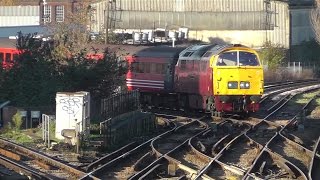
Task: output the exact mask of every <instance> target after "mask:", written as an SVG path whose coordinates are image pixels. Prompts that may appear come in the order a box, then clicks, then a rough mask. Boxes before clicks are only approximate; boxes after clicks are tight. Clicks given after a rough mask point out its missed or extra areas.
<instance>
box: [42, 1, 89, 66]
mask: <svg viewBox="0 0 320 180" xmlns="http://www.w3.org/2000/svg"><path fill="white" fill-rule="evenodd" d="M90 13H91V10H90V6H89V4H88V3H82V4H80V6H79V7H78V8H77V9H76V10H74V12H73V13H71V12H69V13H68V14H67V15H66V18H65V20H64V22H57V23H51V24H49V25H48V29H49V31H51V32H52V34H53V35H54V37H53V40H54V43H55V47H56V48H55V52H54V55H55V56H56V59H60V60H62V61H63V60H64V59H66V58H67V57H68V56H70V55H74V54H78V53H80V52H81V51H83V49H85V48H86V46H87V45H88V41H89V36H88V35H89V32H88V28H87V27H88V25H89V22H90V21H89V20H90Z"/></svg>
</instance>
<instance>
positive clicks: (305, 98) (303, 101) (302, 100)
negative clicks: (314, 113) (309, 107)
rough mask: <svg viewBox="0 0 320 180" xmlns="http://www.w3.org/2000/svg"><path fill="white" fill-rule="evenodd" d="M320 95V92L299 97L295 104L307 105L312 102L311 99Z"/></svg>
mask: <svg viewBox="0 0 320 180" xmlns="http://www.w3.org/2000/svg"><path fill="white" fill-rule="evenodd" d="M319 93H320V90H318V91H314V92H310V93H305V94H302V95H299V96H298V97H297V98H296V100H295V103H297V104H306V103H308V102H309V101H310V99H311V98H312V97H314V96H315V95H317V94H319ZM319 102H320V101H319Z"/></svg>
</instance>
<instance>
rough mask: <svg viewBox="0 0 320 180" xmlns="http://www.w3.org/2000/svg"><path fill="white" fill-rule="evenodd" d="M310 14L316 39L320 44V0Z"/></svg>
mask: <svg viewBox="0 0 320 180" xmlns="http://www.w3.org/2000/svg"><path fill="white" fill-rule="evenodd" d="M310 16H311V25H312V28H313V31H314V34H315V39H316V40H317V42H318V43H319V44H320V0H316V5H315V7H314V9H312V10H311V14H310Z"/></svg>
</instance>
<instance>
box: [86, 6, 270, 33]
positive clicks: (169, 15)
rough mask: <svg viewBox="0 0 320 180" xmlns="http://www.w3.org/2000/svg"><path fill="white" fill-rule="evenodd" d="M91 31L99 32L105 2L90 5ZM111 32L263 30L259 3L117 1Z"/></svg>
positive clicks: (263, 17) (263, 24)
mask: <svg viewBox="0 0 320 180" xmlns="http://www.w3.org/2000/svg"><path fill="white" fill-rule="evenodd" d="M92 7H93V8H95V9H96V12H95V14H94V15H93V16H92V22H93V23H92V31H95V32H99V31H102V30H103V29H104V28H103V27H104V24H105V22H104V21H105V18H104V17H105V13H104V10H105V9H106V8H105V7H106V1H102V2H98V3H94V4H92ZM113 15H114V17H115V18H114V19H115V21H116V23H115V24H116V26H115V28H124V29H128V28H132V29H140V28H147V29H152V28H165V27H168V26H185V27H188V28H190V29H197V30H208V29H209V30H261V29H265V28H266V26H265V24H266V23H265V22H264V21H265V17H266V13H265V3H264V1H263V0H152V1H150V0H117V3H116V8H115V11H110V13H109V16H110V17H111V16H113Z"/></svg>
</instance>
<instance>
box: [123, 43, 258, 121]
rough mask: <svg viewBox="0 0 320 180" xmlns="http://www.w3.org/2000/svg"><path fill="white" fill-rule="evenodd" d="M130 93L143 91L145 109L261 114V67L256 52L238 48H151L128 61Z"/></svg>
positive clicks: (209, 45) (215, 113)
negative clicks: (147, 107) (151, 107)
mask: <svg viewBox="0 0 320 180" xmlns="http://www.w3.org/2000/svg"><path fill="white" fill-rule="evenodd" d="M127 60H128V62H129V66H130V70H129V72H128V74H127V79H126V80H127V87H128V89H129V90H134V89H139V90H140V92H141V102H142V104H143V105H145V106H157V107H169V108H173V109H183V110H185V111H187V110H190V109H193V110H203V111H206V112H211V113H212V115H215V116H220V115H221V114H223V113H245V114H246V113H249V112H254V111H257V110H259V100H260V98H261V96H262V94H263V86H264V80H263V67H262V65H261V62H260V60H259V56H258V54H257V52H256V51H255V50H254V49H252V48H249V47H246V46H243V45H240V44H228V45H216V44H197V45H192V46H189V47H187V48H181V47H180V48H172V47H153V48H148V49H147V50H141V51H139V53H137V54H135V55H133V56H128V57H127Z"/></svg>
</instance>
